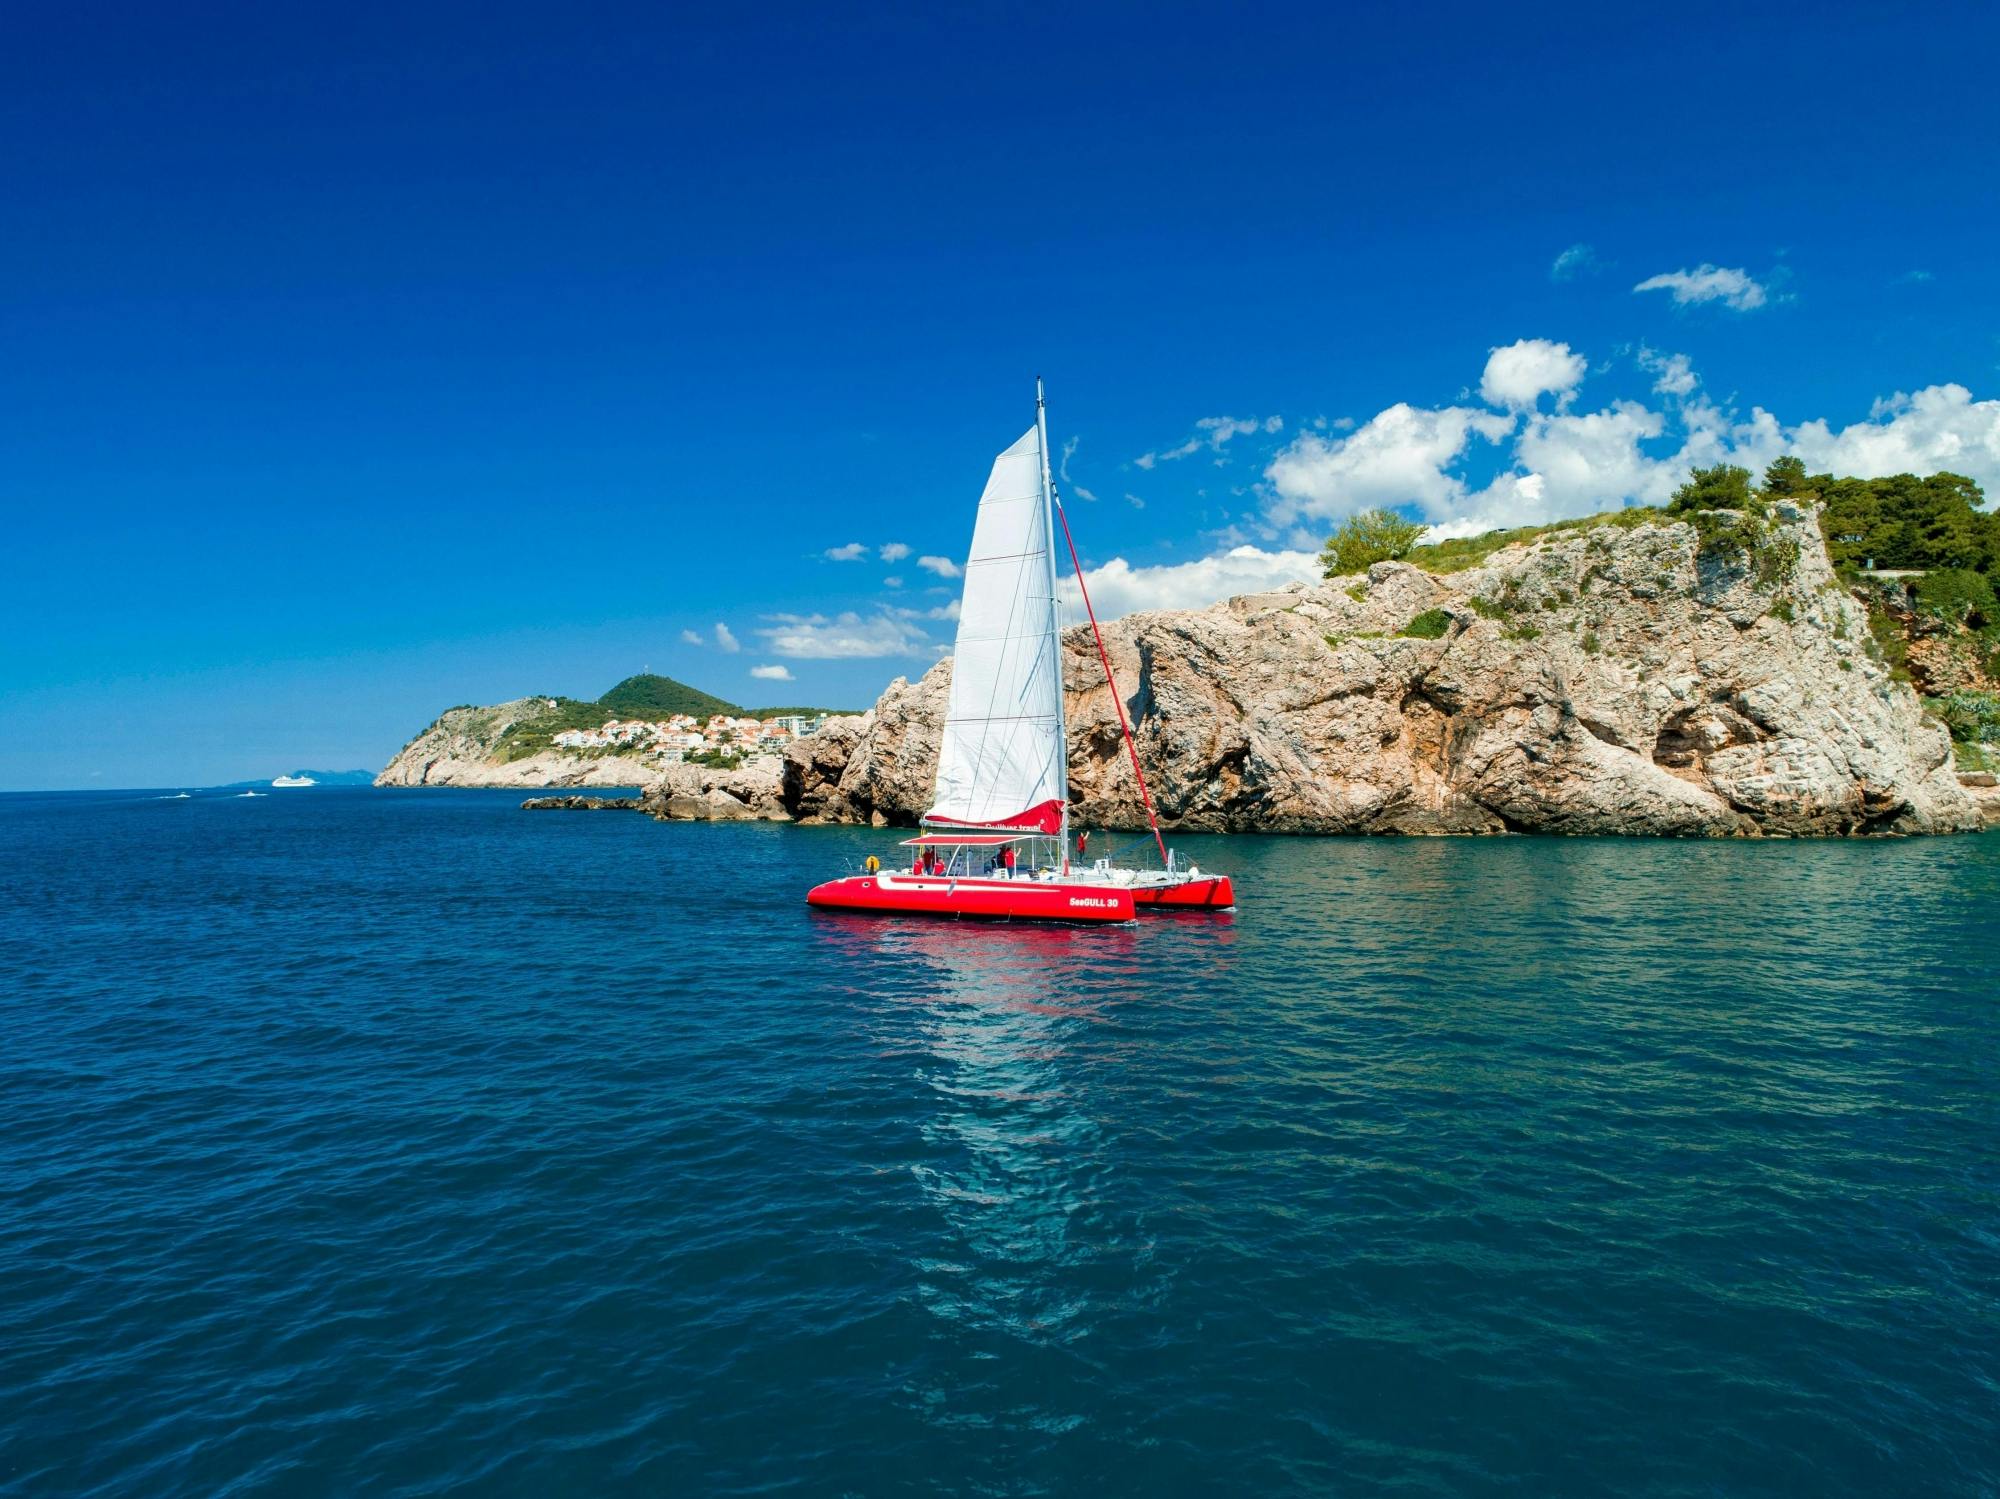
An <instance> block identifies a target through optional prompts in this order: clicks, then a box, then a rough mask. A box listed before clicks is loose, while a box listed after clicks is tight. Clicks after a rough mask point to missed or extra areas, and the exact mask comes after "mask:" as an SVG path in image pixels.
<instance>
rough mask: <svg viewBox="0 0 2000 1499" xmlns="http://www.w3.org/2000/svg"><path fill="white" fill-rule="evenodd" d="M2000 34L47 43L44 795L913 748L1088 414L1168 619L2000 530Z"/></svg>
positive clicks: (282, 10)
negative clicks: (998, 544) (621, 737)
mask: <svg viewBox="0 0 2000 1499" xmlns="http://www.w3.org/2000/svg"><path fill="white" fill-rule="evenodd" d="M1996 18H2000V12H1996V11H1995V10H1994V8H1993V7H1991V6H1970V5H1968V6H1930V7H1921V6H1920V7H1913V8H1910V9H1907V10H1902V11H1896V12H1892V11H1890V10H1889V9H1888V8H1881V7H1872V8H1869V9H1866V10H1863V9H1858V8H1857V9H1854V10H1852V11H1851V12H1841V11H1839V10H1836V9H1813V10H1807V9H1794V8H1785V9H1784V10H1783V11H1782V12H1781V11H1778V10H1776V9H1774V10H1772V11H1771V13H1769V14H1766V15H1761V16H1760V15H1755V14H1745V13H1744V12H1743V10H1742V9H1741V8H1739V7H1720V6H1717V7H1704V6H1690V7H1680V8H1677V9H1676V10H1675V11H1674V12H1673V13H1672V14H1671V15H1668V14H1666V13H1659V14H1657V15H1654V16H1651V17H1647V18H1644V19H1631V20H1627V19H1623V18H1621V17H1619V16H1617V15H1614V14H1612V13H1610V12H1609V11H1607V10H1606V8H1604V7H1590V8H1587V9H1583V8H1578V9H1568V8H1564V7H1558V6H1550V7H1541V8H1538V9H1536V10H1534V11H1532V12H1524V11H1522V10H1520V9H1519V8H1514V9H1496V8H1493V7H1483V6H1482V7H1477V8H1466V9H1463V10H1455V9H1450V8H1444V9H1437V10H1431V11H1419V10H1417V9H1415V8H1409V7H1403V8H1392V7H1371V8H1369V9H1366V10H1357V11H1355V12H1353V13H1349V14H1337V13H1333V12H1330V11H1328V10H1327V9H1326V8H1323V7H1312V8H1300V9H1298V10H1296V11H1293V12H1286V11H1283V10H1281V9H1278V8H1264V9H1262V10H1259V11H1257V12H1255V13H1251V12H1243V11H1239V10H1234V9H1222V8H1216V9H1206V10H1193V9H1186V10H1171V11H1169V10H1162V9H1160V8H1158V7H1145V8H1141V7H1136V6H1135V7H1130V8H1100V7H1057V8H1049V7H1039V8H1034V9H1022V10H1018V11H1014V12H1012V13H1003V12H1001V11H998V10H994V11H990V12H987V13H986V14H984V15H983V16H981V17H980V18H977V19H965V18H952V19H946V18H944V17H943V15H942V14H941V13H933V12H931V11H927V10H922V9H917V8H911V9H909V10H907V11H904V12H900V13H898V12H896V11H891V10H886V9H885V10H882V11H879V12H875V13H872V14H869V15H866V16H861V17H853V16H849V17H839V18H837V17H835V16H834V15H833V14H832V13H830V12H828V11H826V10H824V9H817V8H816V9H799V10H796V11H786V10H783V9H771V10H767V11H765V12H763V13H761V14H760V15H759V16H757V17H754V18H744V17H729V16H706V17H702V16H694V15H691V14H689V13H678V14H677V13H674V12H671V11H666V10H660V9H658V8H654V9H651V10H647V9H640V8H633V9H630V10H624V11H614V10H609V9H585V10H579V11H574V12H571V11H560V12H559V11H558V10H555V9H550V8H548V7H529V6H507V5H497V6H496V5H484V6H480V7H476V8H475V7H469V6H468V7H463V8H443V7H428V6H426V7H416V8H413V9H411V10H408V11H406V12H401V13H397V14H395V15H393V16H391V14H390V13H388V12H352V13H348V12H343V13H333V12H328V11H317V12H315V11H308V10H305V9H302V8H297V7H270V6H266V7H247V6H246V7H242V8H228V7H210V8H204V9H202V10H200V11H199V12H186V11H181V12H179V13H170V11H168V10H166V9H158V8H155V9H153V10H151V11H148V10H145V9H143V8H132V9H130V10H126V9H118V8H110V7H101V8H99V7H75V8H43V10H42V12H41V13H40V14H39V15H28V14H25V13H17V14H15V15H13V16H12V17H10V20H9V22H8V28H7V32H8V39H7V45H6V46H5V47H0V122H4V123H0V128H4V131H5V137H4V139H5V149H4V150H0V201H4V203H5V204H6V205H7V219H6V224H7V230H6V233H5V234H0V510H3V511H4V515H3V516H0V518H4V521H5V531H4V535H5V541H4V543H0V639H4V641H5V645H4V650H0V730H4V732H0V787H4V788H9V789H27V788H36V787H47V786H76V785H107V786H110V785H174V784H183V783H186V784H201V783H206V782H212V781H220V780H225V779H230V778H236V777H248V776H253V775H264V774H271V773H275V772H277V771H279V770H286V769H291V768H294V767H295V766H299V765H321V766H349V765H377V764H380V763H381V762H382V761H384V760H385V759H386V758H387V757H388V756H389V755H390V754H391V753H393V752H394V750H395V749H396V748H397V747H398V746H399V745H400V744H401V743H402V741H403V740H404V739H406V738H407V737H408V736H409V735H410V734H411V733H413V732H415V731H416V730H417V729H419V728H421V727H422V726H423V725H424V724H425V723H427V722H428V721H429V720H430V719H431V718H432V717H433V716H434V715H435V714H436V713H437V711H438V710H440V709H441V708H444V707H446V706H448V705H450V704H453V703H460V702H483V701H496V700H499V699H502V698H506V697H512V696H518V695H521V694H523V693H526V692H530V691H552V692H567V693H573V694H576V695H579V696H594V695H595V694H596V693H598V692H601V691H602V690H603V689H604V688H605V687H607V686H609V685H610V684H611V683H612V682H613V681H615V680H617V679H618V678H619V677H621V676H624V675H626V674H627V673H629V672H632V671H637V670H639V669H641V668H642V667H647V666H650V667H651V668H652V669H654V670H656V671H664V672H669V673H671V674H673V675H675V676H678V677H682V678H684V679H686V680H688V681H690V682H693V683H696V684H697V685H700V686H702V687H705V688H707V689H709V690H711V691H714V692H717V693H720V694H722V695H724V696H728V697H732V698H736V699H738V700H739V701H745V702H752V703H759V702H762V703H769V702H790V701H810V702H823V703H831V704H836V705H861V704H865V703H867V702H869V701H871V700H872V699H873V697H874V696H875V694H876V692H877V691H878V690H879V689H880V687H881V686H882V684H883V683H885V682H886V681H887V680H888V679H889V678H890V677H891V676H894V675H897V674H899V673H908V674H913V673H915V672H917V671H920V670H922V669H923V667H924V666H925V665H927V664H928V662H929V661H931V660H933V659H935V656H936V654H937V652H938V649H939V647H940V646H941V645H948V642H949V639H950V628H951V627H950V623H949V621H948V620H945V619H941V618H934V617H933V616H934V615H936V614H937V612H938V611H940V610H941V609H942V608H943V607H944V606H945V605H946V604H948V602H949V600H950V598H951V596H952V593H953V588H952V584H951V582H950V580H949V579H948V578H945V577H943V576H940V575H939V572H940V571H942V570H943V569H935V570H934V569H933V568H925V567H922V566H919V565H918V559H920V558H922V557H927V556H928V557H933V558H939V559H944V561H945V562H946V563H949V562H950V561H951V560H952V559H955V558H957V557H958V556H960V555H961V554H962V553H963V550H964V548H965V545H966V542H967V538H968V535H969V531H970V510H971V506H972V504H973V502H974V500H975V499H976V497H977V494H978V490H979V486H980V484H981V482H982V481H983V479H984V476H985V471H986V468H987V465H988V463H989V462H990V459H991V457H992V455H993V454H994V453H995V452H997V451H998V450H999V449H1000V448H1002V447H1004V446H1006V445H1007V444H1008V443H1009V442H1011V441H1012V440H1013V438H1014V437H1016V436H1017V435H1018V434H1019V433H1020V431H1021V430H1022V429H1024V428H1025V427H1026V426H1027V425H1028V423H1029V421H1030V420H1031V418H1032V380H1033V377H1034V376H1035V375H1036V374H1037V373H1040V374H1043V375H1044V376H1046V377H1047V379H1048V381H1049V389H1050V400H1051V425H1052V429H1053V432H1054V435H1055V437H1056V438H1057V440H1058V441H1061V442H1064V443H1066V444H1073V447H1072V448H1071V451H1070V454H1069V458H1068V465H1067V467H1068V474H1069V482H1068V486H1067V487H1068V490H1069V492H1070V494H1071V495H1072V497H1073V500H1072V512H1073V516H1074V518H1075V520H1076V522H1077V524H1078V527H1079V531H1080V533H1081V535H1080V540H1081V541H1082V544H1083V546H1084V549H1085V552H1086V554H1087V555H1086V561H1087V562H1088V563H1089V564H1090V565H1091V566H1092V567H1094V568H1098V569H1104V571H1102V572H1100V574H1099V576H1100V578H1101V579H1102V582H1101V584H1100V585H1099V591H1100V592H1101V593H1102V594H1103V595H1104V598H1105V601H1106V602H1107V603H1108V604H1111V605H1112V606H1113V607H1115V608H1130V607H1138V606H1141V605H1145V604H1159V603H1201V602H1208V601H1210V600H1212V599H1213V598H1218V597H1221V596H1222V595H1223V594H1224V593H1227V592H1229V591H1230V590H1231V588H1234V587H1247V586H1258V585H1259V584H1260V583H1262V582H1264V581H1267V580H1273V579H1276V578H1278V577H1281V576H1285V575H1296V574H1297V571H1298V569H1299V568H1300V567H1301V566H1303V565H1304V564H1303V563H1302V561H1301V558H1302V555H1303V553H1304V551H1305V550H1307V549H1309V546H1310V543H1311V542H1312V541H1313V539H1314V538H1315V537H1316V536H1317V535H1320V534H1323V533H1324V531H1325V530H1326V529H1328V527H1330V525H1331V524H1333V522H1334V521H1335V520H1336V519H1337V518H1338V516H1339V515H1341V514H1344V513H1347V512H1348V511H1350V510H1351V509H1353V508H1355V507H1357V506H1358V505H1360V504H1364V503H1378V502H1389V503H1398V504H1403V505H1405V506H1406V507H1407V508H1408V509H1409V510H1410V512H1411V513H1412V514H1415V515H1418V516H1420V517H1421V518H1424V519H1427V520H1430V521H1432V522H1433V523H1435V524H1438V525H1440V526H1444V527H1450V528H1456V529H1464V528H1468V527H1473V526H1478V525H1482V524H1489V523H1505V522H1508V521H1519V520H1526V519H1537V518H1542V517H1544V516H1546V515H1549V514H1556V513H1575V512H1577V511H1579V510H1590V509H1598V508H1603V507H1604V506H1606V505H1614V504H1618V503H1621V502H1623V501H1625V500H1628V499H1643V498H1646V497H1648V496H1649V495H1651V494H1654V493H1656V492H1658V491H1659V489H1660V488H1661V486H1663V485H1670V483H1671V481H1672V479H1673V478H1674V477H1675V475H1676V473H1677V472H1678V470H1679V469H1680V468H1684V467H1685V465H1686V463H1688V462H1691V461H1705V460H1706V459H1707V458H1709V457H1713V456H1731V455H1740V456H1742V457H1744V458H1745V459H1746V461H1754V460H1761V459H1764V458H1767V457H1768V456H1773V455H1775V453H1777V452H1779V451H1786V450H1794V451H1799V452H1801V453H1802V454H1804V455H1806V456H1807V457H1808V458H1809V459H1812V460H1817V461H1815V466H1816V467H1825V466H1836V467H1842V468H1845V469H1847V470H1849V471H1864V470H1866V469H1869V468H1870V467H1874V468H1883V467H1885V466H1886V467H1889V468H1898V467H1913V466H1914V467H1919V468H1924V469H1929V468H1935V467H1940V466H1955V467H1959V468H1961V469H1962V470H1964V471H1968V472H1972V473H1973V474H1974V475H1975V477H1979V478H1981V479H1982V482H1986V483H1987V484H1988V485H1989V488H2000V404H1996V397H2000V279H1996V273H1995V269H1994V267H1995V263H1996V259H2000V257H1996V256H1995V253H1994V245H1995V243H1996V239H2000V194H1997V193H1996V191H1995V186H1996V183H1995V169H1994V166H1993V163H1994V162H1995V161H1996V160H2000V126H1996V119H2000V115H1996V112H1995V111H1994V109H1993V107H1992V103H1991V85H1990V77H1989V74H1990V64H1991V59H1992V57H1993V56H1995V55H2000V19H1996ZM1577 247H1584V248H1577ZM1565 256H1567V258H1565ZM1660 278H1665V279H1664V280H1660ZM1655 281H1658V283H1659V284H1657V285H1656V286H1654V287H1652V288H1651V289H1647V290H1636V289H1635V288H1637V287H1639V286H1641V285H1642V284H1643V283H1647V282H1655ZM1496 351H1497V352H1496ZM1204 424H1206V425H1204ZM1190 443H1192V444H1193V445H1194V446H1193V447H1189V444H1190ZM1170 455H1171V456H1170ZM1086 492H1087V493H1088V494H1090V495H1092V496H1095V499H1094V500H1091V499H1084V498H1081V496H1082V495H1083V494H1084V493H1086ZM853 543H859V544H860V545H861V548H862V557H861V558H859V559H857V560H851V561H841V560H834V559H833V558H830V557H829V556H828V555H827V554H828V553H829V552H830V551H838V550H839V549H842V548H846V547H849V546H850V544H853ZM885 547H887V548H891V549H892V553H891V556H890V557H889V558H885V557H884V556H883V548H885ZM896 547H907V548H908V549H909V550H908V552H907V553H906V554H903V555H900V556H897V555H894V552H893V549H894V548H896ZM1244 549H1248V550H1244ZM1232 552H1235V553H1236V555H1235V556H1233V557H1232V556H1230V555H1229V554H1230V553H1232ZM891 579H896V580H898V582H897V583H895V584H892V583H891V582H890V580H891ZM718 624H720V625H722V626H724V627H725V629H726V631H727V632H728V636H729V637H730V638H733V640H734V641H735V642H736V644H737V646H738V649H736V650H735V651H733V652H732V651H729V650H726V649H723V648H722V646H721V645H720V644H719V643H718V636H717V631H716V627H717V625H718ZM690 637H692V639H691V638H690ZM694 640H698V641H699V643H693V641H694ZM780 669H782V672H783V673H784V674H785V675H784V678H780V677H779V676H778V672H779V670H780ZM760 670H761V671H762V672H763V673H764V675H762V676H755V675H753V672H757V671H760Z"/></svg>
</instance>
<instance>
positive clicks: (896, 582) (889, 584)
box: [882, 573, 903, 588]
mask: <svg viewBox="0 0 2000 1499" xmlns="http://www.w3.org/2000/svg"><path fill="white" fill-rule="evenodd" d="M882 586H883V587H884V588H901V587H902V586H903V580H902V579H901V578H899V577H897V576H896V575H895V574H894V573H891V574H890V575H889V576H888V577H886V578H884V579H883V580H882Z"/></svg>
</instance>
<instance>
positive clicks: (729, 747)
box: [554, 713, 826, 763]
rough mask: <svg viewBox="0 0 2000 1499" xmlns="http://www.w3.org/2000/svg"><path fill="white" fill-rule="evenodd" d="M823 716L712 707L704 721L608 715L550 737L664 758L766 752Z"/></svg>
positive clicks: (580, 746) (566, 745) (567, 745)
mask: <svg viewBox="0 0 2000 1499" xmlns="http://www.w3.org/2000/svg"><path fill="white" fill-rule="evenodd" d="M824 722H826V715H825V714H824V713H817V714H805V713H787V714H781V715H779V716H778V717H776V718H762V719H759V718H742V717H737V716H734V715H731V714H727V713H718V714H715V715H714V716H712V717H710V718H709V719H708V720H706V721H705V722H704V721H703V720H701V719H697V718H695V717H693V716H692V715H690V714H686V713H676V714H674V715H673V716H672V717H671V718H664V719H653V720H645V719H618V718H610V719H606V720H605V721H604V723H603V724H602V725H600V726H599V727H597V728H595V729H564V730H563V731H562V732H561V733H559V734H557V735H556V736H555V740H554V742H555V744H556V745H557V746H558V747H560V748H562V749H573V750H591V749H623V750H629V749H636V750H638V751H640V752H641V753H644V754H649V755H657V756H659V757H660V758H661V759H663V760H666V761H668V762H669V763H673V762H677V761H680V760H682V759H684V758H685V757H686V756H688V755H690V754H701V753H709V754H728V755H738V756H749V755H757V756H769V755H775V753H776V752H777V751H778V750H780V749H782V748H783V747H784V745H786V744H787V743H789V742H790V741H791V740H794V739H798V738H802V737H804V736H805V735H807V734H810V733H812V732H814V731H815V730H816V729H818V728H819V726H820V725H821V724H823V723H824Z"/></svg>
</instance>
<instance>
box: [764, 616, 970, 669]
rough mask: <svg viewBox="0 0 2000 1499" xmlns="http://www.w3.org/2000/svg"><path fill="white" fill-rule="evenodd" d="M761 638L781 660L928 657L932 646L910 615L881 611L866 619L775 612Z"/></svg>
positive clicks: (769, 617) (861, 617) (862, 617)
mask: <svg viewBox="0 0 2000 1499" xmlns="http://www.w3.org/2000/svg"><path fill="white" fill-rule="evenodd" d="M766 617H767V618H768V619H770V620H771V624H770V625H768V626H764V627H760V628H759V629H758V631H757V634H758V636H759V637H760V638H761V639H762V640H763V641H764V643H765V646H766V647H767V648H768V649H769V650H770V652H771V653H772V654H773V655H776V656H790V657H791V658H793V659H794V660H814V661H835V660H867V659H869V658H871V657H877V656H912V655H926V654H928V653H929V652H930V650H931V642H930V640H929V638H928V637H927V636H926V635H925V634H924V631H923V629H922V628H921V627H920V626H918V625H916V624H914V623H912V621H911V618H910V614H909V612H908V611H892V610H887V609H885V610H882V611H881V612H879V613H877V614H874V615H870V616H866V617H864V616H862V615H860V614H856V613H854V612H853V611H852V610H849V611H847V612H845V613H842V614H836V615H833V616H831V617H829V616H827V615H824V614H772V615H768V616H766Z"/></svg>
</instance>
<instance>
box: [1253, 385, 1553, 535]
mask: <svg viewBox="0 0 2000 1499" xmlns="http://www.w3.org/2000/svg"><path fill="white" fill-rule="evenodd" d="M1513 430H1514V418H1513V417H1512V416H1501V415H1500V414H1498V413H1497V412H1492V411H1480V410H1476V409H1474V408H1472V407H1466V406H1446V407H1443V408H1441V409H1438V410H1431V409H1428V408H1425V407H1421V406H1412V405H1410V404H1408V403H1407V402H1403V401H1399V402H1397V403H1396V404H1395V405H1394V406H1391V407H1389V408H1388V409H1387V410H1385V411H1380V412H1377V413H1376V414H1375V415H1374V416H1373V417H1371V418H1370V419H1369V420H1368V421H1367V422H1366V423H1365V424H1364V425H1362V426H1360V427H1358V428H1356V429H1355V430H1354V431H1353V432H1352V433H1350V434H1349V435H1347V436H1345V437H1328V436H1325V435H1323V434H1321V433H1318V432H1302V433H1300V434H1299V435H1298V436H1297V437H1295V438H1293V439H1292V441H1291V442H1290V443H1288V444H1286V445H1285V447H1283V448H1282V449H1280V450H1279V452H1278V455H1277V456H1276V457H1275V458H1273V459H1272V460H1271V462H1270V465H1269V466H1268V467H1267V468H1266V469H1265V470H1264V478H1265V480H1266V482H1268V483H1269V485H1270V486H1271V490H1272V502H1271V504H1270V506H1269V513H1270V517H1271V519H1272V520H1273V521H1274V522H1275V523H1277V524H1278V525H1281V526H1283V525H1291V524H1292V523H1294V522H1296V521H1298V520H1300V519H1304V518H1311V519H1315V520H1337V519H1339V518H1340V517H1342V516H1346V515H1351V514H1353V513H1354V512H1355V511H1357V510H1365V509H1367V508H1369V507H1370V506H1373V505H1386V506H1392V507H1393V506H1397V505H1409V504H1415V505H1418V506H1420V507H1421V508H1422V509H1423V510H1424V511H1425V512H1426V513H1427V514H1430V515H1435V516H1445V515H1450V514H1452V513H1454V512H1455V511H1456V510H1457V509H1458V508H1459V507H1460V506H1461V505H1462V503H1463V501H1464V499H1465V494H1466V487H1465V482H1464V480H1462V479H1460V478H1458V477H1456V476H1455V475H1452V474H1449V473H1447V472H1446V471H1445V470H1446V468H1447V467H1448V466H1449V465H1450V464H1452V463H1454V462H1455V461H1456V460H1457V459H1458V458H1459V457H1460V456H1461V455H1462V454H1463V453H1464V452H1465V450H1466V447H1467V445H1468V444H1469V443H1470V442H1471V440H1472V439H1473V438H1474V437H1481V438H1484V439H1485V440H1486V441H1488V442H1499V441H1500V440H1501V439H1502V438H1504V437H1506V436H1507V435H1508V433H1510V432H1512V431H1513Z"/></svg>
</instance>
